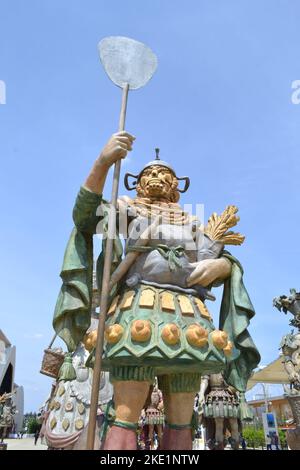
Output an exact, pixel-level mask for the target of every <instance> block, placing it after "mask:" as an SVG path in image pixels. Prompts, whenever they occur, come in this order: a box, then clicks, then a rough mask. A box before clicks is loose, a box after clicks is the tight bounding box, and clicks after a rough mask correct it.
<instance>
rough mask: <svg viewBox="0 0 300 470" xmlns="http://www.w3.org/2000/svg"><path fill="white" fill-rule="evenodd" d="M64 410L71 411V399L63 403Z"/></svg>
mask: <svg viewBox="0 0 300 470" xmlns="http://www.w3.org/2000/svg"><path fill="white" fill-rule="evenodd" d="M65 410H66V411H73V403H72V402H71V401H68V402H67V403H66V404H65Z"/></svg>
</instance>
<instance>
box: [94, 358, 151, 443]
mask: <svg viewBox="0 0 300 470" xmlns="http://www.w3.org/2000/svg"><path fill="white" fill-rule="evenodd" d="M132 378H134V380H132ZM153 380H154V371H153V369H152V368H142V367H134V366H133V367H118V368H115V369H113V370H112V372H111V374H110V381H111V382H112V383H113V386H114V404H115V413H116V418H115V421H114V424H113V425H112V427H111V428H110V430H109V431H108V434H107V436H106V439H105V443H104V447H103V449H104V450H135V449H137V436H136V429H137V423H138V420H139V417H140V415H141V411H142V408H143V406H144V404H145V401H146V399H147V396H148V392H149V388H150V384H151V383H153Z"/></svg>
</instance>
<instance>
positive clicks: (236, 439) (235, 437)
mask: <svg viewBox="0 0 300 470" xmlns="http://www.w3.org/2000/svg"><path fill="white" fill-rule="evenodd" d="M229 424H230V432H231V438H232V444H231V445H232V448H233V449H235V450H237V449H239V447H240V433H239V424H238V420H237V419H236V418H229Z"/></svg>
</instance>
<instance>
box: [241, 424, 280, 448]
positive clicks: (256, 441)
mask: <svg viewBox="0 0 300 470" xmlns="http://www.w3.org/2000/svg"><path fill="white" fill-rule="evenodd" d="M278 435H279V441H280V445H281V448H282V449H285V448H286V446H287V443H286V435H285V432H284V431H283V430H282V429H279V430H278ZM243 436H244V438H245V439H246V442H247V446H248V447H253V448H254V449H256V448H259V447H266V441H265V435H264V430H263V428H262V427H260V428H258V429H255V428H254V427H251V426H247V427H245V428H244V429H243Z"/></svg>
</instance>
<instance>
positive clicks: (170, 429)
mask: <svg viewBox="0 0 300 470" xmlns="http://www.w3.org/2000/svg"><path fill="white" fill-rule="evenodd" d="M200 380H201V375H200V374H196V373H195V374H170V375H167V376H161V377H159V388H160V389H161V390H162V392H163V395H164V407H165V413H166V427H165V429H164V433H163V439H162V449H164V450H191V449H192V416H193V411H194V400H195V395H196V393H197V391H198V390H199V388H200Z"/></svg>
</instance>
